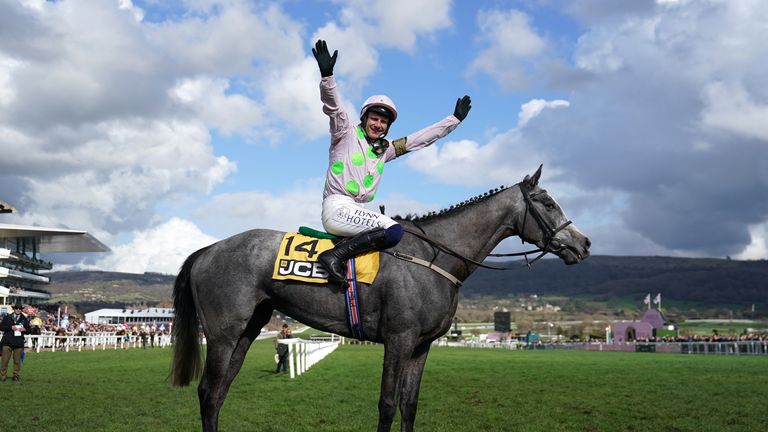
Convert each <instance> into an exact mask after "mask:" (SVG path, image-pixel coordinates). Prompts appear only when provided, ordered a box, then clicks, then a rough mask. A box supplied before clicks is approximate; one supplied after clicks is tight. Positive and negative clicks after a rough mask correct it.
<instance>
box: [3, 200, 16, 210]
mask: <svg viewBox="0 0 768 432" xmlns="http://www.w3.org/2000/svg"><path fill="white" fill-rule="evenodd" d="M15 212H16V209H15V208H13V206H12V205H10V204H8V203H7V202H5V201H3V200H0V213H15Z"/></svg>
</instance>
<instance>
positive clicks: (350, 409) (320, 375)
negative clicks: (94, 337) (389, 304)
mask: <svg viewBox="0 0 768 432" xmlns="http://www.w3.org/2000/svg"><path fill="white" fill-rule="evenodd" d="M273 353H274V348H273V342H272V341H268V340H267V341H257V342H256V343H255V344H254V346H253V348H252V349H251V351H250V353H249V354H248V358H247V359H246V363H245V365H244V366H243V369H242V370H241V372H240V374H239V375H238V377H237V378H236V379H235V382H234V384H233V385H232V388H231V390H230V392H229V395H228V397H227V399H226V402H225V404H224V407H223V408H222V411H221V416H220V422H219V425H220V429H221V430H222V431H274V432H277V431H285V432H289V431H290V432H296V431H313V432H314V431H373V430H375V429H376V424H377V418H378V413H377V401H378V389H379V380H380V372H381V370H380V369H381V364H382V359H383V348H382V347H381V346H378V345H343V346H341V347H340V348H339V349H338V350H336V351H335V352H334V353H332V354H331V355H330V356H328V357H327V358H326V359H324V360H323V361H321V362H320V363H318V364H316V365H314V366H313V367H312V368H311V369H310V370H309V371H308V372H307V373H305V374H304V375H302V376H301V377H298V378H297V379H295V380H291V379H290V378H289V377H288V376H287V375H286V374H281V375H276V374H274V366H275V365H274V362H273ZM170 359H171V350H170V349H168V348H166V349H159V348H156V349H130V350H125V351H123V350H118V351H115V350H106V351H83V352H68V353H66V352H56V353H50V352H46V353H39V354H37V353H27V355H26V360H25V363H24V366H23V369H22V383H21V384H15V383H12V382H11V381H10V379H9V380H8V381H7V382H4V383H0V395H1V396H0V431H11V430H28V431H56V432H66V431H78V432H83V431H131V432H136V431H198V430H200V429H201V427H200V422H199V414H198V404H197V393H196V390H195V386H196V383H194V384H193V386H190V387H185V388H174V387H171V386H170V384H169V383H168V381H167V376H168V372H169V365H170ZM9 372H10V371H9ZM392 430H393V431H398V430H400V428H399V421H397V420H396V423H395V425H394V426H393V428H392ZM416 430H417V431H420V432H424V431H441V432H443V431H452V432H453V431H471V432H481V431H546V432H554V431H654V432H659V431H691V432H702V431H718V432H720V431H765V430H768V356H760V357H750V356H721V355H684V354H661V353H614V352H583V351H508V350H500V349H469V348H442V347H435V348H433V349H432V351H431V353H430V356H429V360H428V362H427V367H426V371H425V373H424V379H423V381H422V387H421V399H420V405H419V413H418V416H417V419H416Z"/></svg>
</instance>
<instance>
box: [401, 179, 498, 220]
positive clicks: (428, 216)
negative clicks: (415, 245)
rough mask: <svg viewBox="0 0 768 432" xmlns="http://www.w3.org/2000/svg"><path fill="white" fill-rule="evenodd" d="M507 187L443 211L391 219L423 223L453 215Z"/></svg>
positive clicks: (492, 190)
mask: <svg viewBox="0 0 768 432" xmlns="http://www.w3.org/2000/svg"><path fill="white" fill-rule="evenodd" d="M509 187H510V186H506V187H505V186H504V185H501V186H500V187H498V188H496V189H491V190H489V191H488V192H486V193H483V194H480V195H477V196H474V197H472V198H470V199H468V200H466V201H462V202H460V203H457V204H454V205H452V206H450V207H448V208H444V209H442V210H439V211H431V212H428V213H426V214H423V215H416V214H412V213H409V214H407V215H405V216H400V215H397V216H395V217H394V218H393V219H397V220H404V221H410V222H424V221H428V220H430V219H434V218H436V217H439V216H445V215H448V214H451V213H453V212H455V211H457V210H459V209H463V208H466V207H468V206H470V205H473V204H475V203H479V202H482V201H485V200H487V199H488V198H490V197H492V196H494V195H496V194H498V193H499V192H501V191H503V190H506V189H509Z"/></svg>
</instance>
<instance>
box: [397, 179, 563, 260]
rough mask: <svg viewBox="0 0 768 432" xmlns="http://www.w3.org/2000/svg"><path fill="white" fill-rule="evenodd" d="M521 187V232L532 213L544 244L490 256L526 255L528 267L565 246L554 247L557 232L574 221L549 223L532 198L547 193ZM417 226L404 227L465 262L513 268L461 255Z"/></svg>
mask: <svg viewBox="0 0 768 432" xmlns="http://www.w3.org/2000/svg"><path fill="white" fill-rule="evenodd" d="M519 187H520V192H521V193H522V195H523V200H524V201H525V213H524V216H523V224H522V226H521V232H522V231H523V230H525V224H526V223H527V221H528V213H530V214H531V216H532V217H533V219H534V220H535V221H536V224H538V226H539V229H540V230H541V235H542V240H543V243H544V246H543V247H540V248H537V249H533V250H529V251H525V252H515V253H506V254H489V255H488V256H492V257H511V256H524V257H525V264H524V266H525V267H528V268H531V266H532V265H533V264H534V263H535V262H536V261H538V260H540V259H541V258H542V257H543V256H544V255H546V254H547V253H549V252H557V251H559V250H561V249H562V247H563V246H559V247H557V248H552V247H551V245H552V244H553V240H555V236H556V235H557V233H559V232H560V231H562V230H563V229H564V228H565V227H567V226H568V225H570V224H571V223H572V221H570V220H568V221H566V222H564V223H563V224H561V225H560V226H559V227H557V228H552V226H551V225H550V224H549V222H547V220H546V219H544V217H543V216H542V215H541V213H540V212H539V210H538V209H537V208H536V206H535V205H533V200H532V198H533V197H535V196H536V195H539V194H542V193H545V192H544V191H541V192H538V193H531V191H530V189H529V188H528V185H527V183H526V182H524V181H523V182H521V183H520V184H519ZM416 227H417V228H419V230H420V232H419V231H416V230H413V229H411V228H409V227H403V229H404V230H405V232H407V233H409V234H411V235H413V236H415V237H418V238H420V239H421V240H424V241H425V242H427V243H429V244H430V245H432V246H433V247H434V248H436V249H437V250H439V251H443V252H445V253H447V254H449V255H452V256H454V257H456V258H459V259H460V260H462V261H464V262H465V263H470V264H474V265H476V266H478V267H483V268H487V269H491V270H511V269H512V268H509V267H496V266H492V265H488V264H484V263H482V262H479V261H476V260H473V259H472V258H468V257H465V256H463V255H461V254H460V253H458V252H456V251H454V250H453V249H451V248H450V247H448V246H446V245H444V244H442V243H440V242H438V241H437V240H434V239H432V238H429V237H428V236H427V235H426V233H425V232H424V230H423V229H421V227H419V226H418V225H416ZM520 239H521V240H522V243H525V240H523V238H522V236H520ZM385 252H387V251H385ZM536 252H541V253H540V254H539V255H538V256H537V257H536V258H534V259H533V260H529V259H528V255H529V254H533V253H536ZM387 253H390V254H392V255H393V256H395V257H396V258H399V259H403V260H408V261H412V260H413V257H410V256H408V255H405V254H402V253H400V252H387ZM435 259H437V253H435V256H434V257H433V258H432V261H431V262H429V264H430V265H432V264H434V261H435Z"/></svg>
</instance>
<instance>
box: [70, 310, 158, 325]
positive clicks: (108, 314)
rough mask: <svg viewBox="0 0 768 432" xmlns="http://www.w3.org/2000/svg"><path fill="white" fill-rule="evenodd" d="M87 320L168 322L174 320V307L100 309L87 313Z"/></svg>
mask: <svg viewBox="0 0 768 432" xmlns="http://www.w3.org/2000/svg"><path fill="white" fill-rule="evenodd" d="M85 321H86V322H88V323H90V324H161V323H166V324H167V323H170V322H171V321H173V309H171V308H147V309H99V310H95V311H93V312H88V313H86V314H85Z"/></svg>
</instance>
